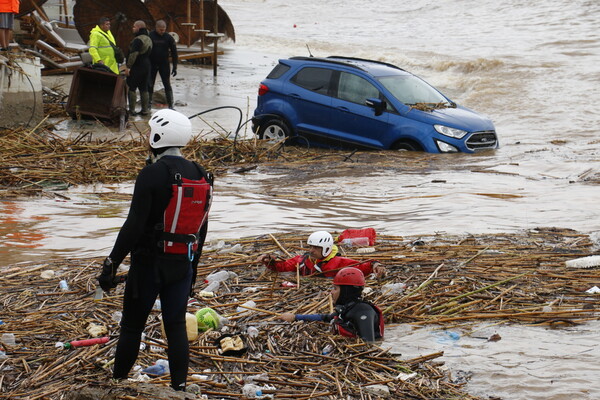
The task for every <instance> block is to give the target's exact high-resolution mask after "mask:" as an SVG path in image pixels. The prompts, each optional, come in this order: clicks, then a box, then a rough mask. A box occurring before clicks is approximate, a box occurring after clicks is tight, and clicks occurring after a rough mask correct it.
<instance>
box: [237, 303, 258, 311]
mask: <svg viewBox="0 0 600 400" xmlns="http://www.w3.org/2000/svg"><path fill="white" fill-rule="evenodd" d="M243 306H246V307H252V308H254V307H256V303H255V302H254V301H253V300H249V301H247V302H245V303H244V304H242V305H241V306H238V308H236V311H237V312H239V313H241V312H248V311H251V310H250V309H248V308H246V307H243Z"/></svg>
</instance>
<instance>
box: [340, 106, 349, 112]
mask: <svg viewBox="0 0 600 400" xmlns="http://www.w3.org/2000/svg"><path fill="white" fill-rule="evenodd" d="M338 110H340V111H343V112H350V110H349V109H348V107H344V106H341V107H338Z"/></svg>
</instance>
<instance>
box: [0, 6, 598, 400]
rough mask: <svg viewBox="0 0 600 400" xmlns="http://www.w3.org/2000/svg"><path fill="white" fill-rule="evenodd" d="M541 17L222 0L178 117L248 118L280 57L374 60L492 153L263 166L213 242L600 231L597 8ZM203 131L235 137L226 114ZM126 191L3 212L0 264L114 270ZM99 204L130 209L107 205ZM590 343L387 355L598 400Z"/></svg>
mask: <svg viewBox="0 0 600 400" xmlns="http://www.w3.org/2000/svg"><path fill="white" fill-rule="evenodd" d="M538 3H539V2H538ZM538 3H535V2H534V3H532V2H525V1H516V0H512V1H503V2H496V1H491V0H481V1H477V2H475V1H452V2H449V1H446V2H444V1H431V0H429V1H416V2H412V3H407V4H404V3H400V2H397V1H393V0H380V1H378V2H362V1H361V2H359V1H356V0H344V1H342V0H331V1H328V2H322V1H316V0H305V1H301V2H284V1H279V0H222V1H219V4H220V5H221V6H222V7H223V8H224V9H225V11H226V12H227V13H228V14H229V16H230V18H231V19H232V21H233V24H234V26H235V29H236V37H237V41H236V43H223V44H221V49H223V50H224V51H225V54H224V55H223V56H222V57H221V58H220V59H219V69H218V75H217V77H214V76H213V75H212V68H207V67H201V66H182V67H181V68H180V71H179V72H180V73H179V75H178V77H177V79H175V80H174V81H173V83H174V88H175V97H176V99H179V100H182V101H183V103H181V105H180V106H178V110H180V111H182V112H184V113H186V114H187V115H191V114H194V113H196V112H199V111H202V110H206V109H208V108H211V107H215V106H221V105H233V106H236V107H239V108H241V109H242V110H244V113H245V114H246V116H248V113H251V112H252V110H253V108H254V105H255V104H256V92H257V88H258V84H259V82H260V80H261V79H263V78H264V77H265V76H266V74H267V73H268V72H269V71H270V70H271V68H272V67H273V66H274V65H276V63H277V59H278V58H285V57H289V56H297V55H309V51H310V52H311V53H312V54H313V55H315V56H328V55H348V56H353V57H363V58H371V59H377V60H381V61H385V62H389V63H393V64H396V65H398V66H400V67H402V68H404V69H407V70H409V71H411V72H413V73H416V74H417V75H419V76H421V77H422V78H424V79H425V80H427V81H428V82H429V83H431V84H433V85H434V86H436V87H437V88H439V89H440V90H441V91H442V92H444V93H445V94H447V95H448V96H449V97H450V98H452V99H453V100H454V101H456V102H458V103H460V104H463V105H465V106H467V107H470V108H472V109H474V110H477V111H479V112H481V113H484V114H486V115H488V116H489V117H490V118H492V120H493V121H494V123H495V125H496V129H497V132H498V136H499V139H500V144H501V147H500V148H499V149H498V150H496V151H493V152H485V153H480V154H475V155H464V154H450V155H434V154H419V155H412V154H411V155H407V165H408V166H409V165H410V160H411V159H414V158H415V157H418V158H419V160H420V161H421V162H420V164H421V165H422V163H423V160H425V161H426V162H427V163H428V168H426V169H423V168H419V169H415V170H411V169H410V167H407V168H406V172H404V173H400V174H399V173H397V172H386V170H384V169H378V168H373V169H372V170H364V171H360V173H355V174H337V173H336V171H323V172H322V173H319V174H318V175H315V176H314V177H311V176H309V177H306V178H305V179H303V180H291V179H285V177H283V178H282V177H281V176H279V175H278V174H276V173H275V172H272V171H268V170H265V169H263V168H260V167H259V168H258V169H257V170H255V171H251V172H248V173H246V174H244V175H239V174H226V175H223V176H219V177H218V179H217V184H216V186H215V199H214V203H213V208H212V211H211V225H210V232H209V236H208V239H209V240H213V241H214V240H218V239H222V238H230V239H235V238H238V237H242V236H249V235H257V234H264V233H268V232H281V231H283V232H285V231H291V230H304V231H310V230H313V229H329V230H338V231H339V230H342V229H344V228H347V227H365V226H372V227H374V228H376V230H377V231H379V232H382V233H386V234H393V235H421V234H423V235H425V234H430V233H433V232H448V233H450V234H462V233H482V232H511V231H517V230H521V229H532V228H535V227H538V226H558V227H565V228H573V229H576V230H579V231H582V232H589V233H596V232H598V231H600V208H599V207H598V199H600V150H599V145H600V138H599V136H598V132H599V129H600V128H599V127H600V110H599V108H598V104H600V68H599V67H598V66H599V65H600V33H599V32H600V31H599V30H598V21H599V20H600V2H598V1H583V0H579V1H577V0H576V1H572V2H564V1H559V0H547V1H544V2H541V3H539V4H538ZM212 118H215V119H216V120H218V121H219V123H220V124H221V125H222V126H225V127H227V128H228V129H234V128H235V123H234V122H232V121H234V120H235V118H236V116H235V114H227V113H218V114H216V115H215V116H214V117H212ZM199 124H200V123H199V122H198V121H194V126H195V127H198V128H200V126H199ZM66 129H67V130H68V129H77V128H76V127H74V126H72V125H66ZM131 190H132V184H130V183H129V184H121V185H114V186H97V187H92V186H88V187H75V188H71V189H69V190H68V191H66V192H64V193H63V194H64V195H65V196H66V197H67V198H68V200H67V199H62V198H41V199H33V200H32V199H21V200H16V201H0V239H1V240H2V243H1V244H0V256H1V260H0V265H6V264H9V263H14V262H20V261H32V260H35V259H36V258H40V259H42V260H43V259H48V258H51V257H55V256H72V257H84V256H94V257H99V256H103V255H105V254H107V253H108V252H109V251H110V247H111V246H112V243H113V242H114V239H115V237H116V234H117V231H118V228H119V227H120V225H121V224H122V222H123V219H124V218H125V216H126V213H127V207H128V202H127V194H129V193H131ZM98 191H104V192H114V191H116V192H119V193H123V196H121V197H122V198H118V197H117V200H115V197H114V196H113V197H112V198H113V200H103V199H102V198H99V197H98V196H97V195H96V192H98ZM273 193H277V194H288V196H285V195H279V196H273ZM598 328H600V326H599V325H598V323H597V322H595V323H590V324H587V325H585V326H583V327H575V328H569V329H561V330H549V329H545V328H543V327H526V328H525V327H519V326H517V327H515V326H508V325H500V326H497V327H493V328H490V327H486V326H482V327H481V329H482V330H483V331H485V332H488V331H489V333H493V332H496V333H499V334H500V335H501V336H502V337H503V340H502V341H500V342H497V343H488V342H486V341H484V340H482V339H481V338H479V339H478V338H473V335H471V336H460V339H459V340H458V341H452V342H448V341H445V340H441V339H440V336H439V335H440V333H439V331H436V330H435V329H433V328H426V329H418V330H412V328H410V327H406V326H400V327H394V328H391V330H389V333H388V335H387V339H386V342H385V344H387V345H389V346H390V347H393V348H394V349H395V350H397V351H398V352H400V353H402V354H403V355H406V356H416V355H419V354H428V353H433V352H435V351H437V350H439V349H443V350H444V351H445V352H446V353H445V356H444V357H443V359H444V361H446V362H447V363H448V365H449V366H450V367H451V369H452V370H453V371H455V370H463V371H465V373H467V374H469V375H472V376H471V380H470V382H469V384H468V385H467V388H468V389H469V390H470V391H471V392H472V393H474V394H479V395H482V396H484V395H495V396H498V397H501V398H504V399H523V400H525V399H555V400H562V399H565V400H566V399H569V400H570V399H597V398H600V384H599V383H598V381H597V379H596V378H595V377H597V376H598V372H600V371H599V367H598V365H599V364H598V362H597V360H598V358H599V357H600V354H599V353H598V350H597V348H598V347H597V343H598V339H599V336H598V333H597V332H598ZM458 333H459V335H460V334H461V332H458ZM481 336H482V337H484V336H485V335H483V334H482V335H481ZM487 336H489V335H487ZM487 336H486V337H487Z"/></svg>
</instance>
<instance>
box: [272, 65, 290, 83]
mask: <svg viewBox="0 0 600 400" xmlns="http://www.w3.org/2000/svg"><path fill="white" fill-rule="evenodd" d="M289 69H290V67H289V66H287V65H285V64H282V63H279V64H277V65H276V66H275V68H273V70H272V71H271V73H269V75H267V79H277V78H279V77H281V75H283V74H285V73H286V72H287V71H289Z"/></svg>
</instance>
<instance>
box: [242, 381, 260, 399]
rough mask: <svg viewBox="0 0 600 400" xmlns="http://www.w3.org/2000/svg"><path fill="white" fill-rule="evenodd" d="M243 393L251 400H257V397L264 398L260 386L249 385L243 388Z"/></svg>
mask: <svg viewBox="0 0 600 400" xmlns="http://www.w3.org/2000/svg"><path fill="white" fill-rule="evenodd" d="M242 393H243V394H244V396H246V397H247V398H249V399H255V398H257V397H260V396H262V389H261V387H260V386H258V385H254V384H252V383H247V384H245V385H244V387H243V388H242Z"/></svg>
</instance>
